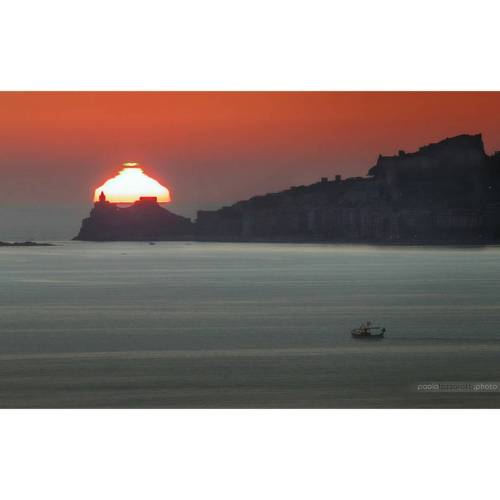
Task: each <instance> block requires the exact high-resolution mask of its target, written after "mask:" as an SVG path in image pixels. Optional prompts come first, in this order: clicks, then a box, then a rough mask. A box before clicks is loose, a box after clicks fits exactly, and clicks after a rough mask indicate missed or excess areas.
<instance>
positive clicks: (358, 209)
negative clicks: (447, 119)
mask: <svg viewBox="0 0 500 500" xmlns="http://www.w3.org/2000/svg"><path fill="white" fill-rule="evenodd" d="M499 220H500V154H495V155H493V156H487V155H486V153H485V151H484V146H483V141H482V138H481V136H480V135H461V136H457V137H452V138H448V139H445V140H443V141H441V142H438V143H436V144H430V145H428V146H424V147H422V148H420V149H419V150H418V151H416V152H415V153H405V152H403V151H400V152H399V154H398V155H396V156H392V157H382V156H381V157H379V159H378V161H377V164H376V165H375V166H374V167H373V168H371V169H370V171H369V177H366V178H352V179H346V180H340V178H339V177H338V176H337V178H336V179H335V180H334V181H328V180H327V179H322V181H321V182H318V183H316V184H312V185H310V186H298V187H293V188H291V189H288V190H286V191H282V192H279V193H272V194H268V195H265V196H258V197H254V198H252V199H250V200H247V201H243V202H239V203H236V204H235V205H232V206H230V207H224V208H222V209H221V210H217V211H200V212H198V218H197V223H196V235H197V238H198V239H201V240H232V241H345V242H391V241H392V242H408V243H419V242H422V243H425V242H429V243H430V242H436V243H438V242H442V243H453V242H457V243H458V242H471V243H480V242H482V241H496V240H498V239H500V224H499Z"/></svg>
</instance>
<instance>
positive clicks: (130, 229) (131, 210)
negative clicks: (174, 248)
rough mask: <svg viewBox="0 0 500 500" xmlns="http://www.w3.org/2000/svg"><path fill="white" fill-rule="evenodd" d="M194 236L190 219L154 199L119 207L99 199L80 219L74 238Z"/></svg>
mask: <svg viewBox="0 0 500 500" xmlns="http://www.w3.org/2000/svg"><path fill="white" fill-rule="evenodd" d="M192 238H193V224H192V222H191V221H190V220H189V219H187V218H185V217H181V216H179V215H176V214H173V213H172V212H169V211H168V210H166V209H164V208H162V207H161V206H160V205H159V204H158V203H157V202H156V200H155V199H141V200H139V201H137V202H135V203H134V204H133V205H131V206H130V207H126V208H120V207H117V206H116V205H114V204H112V203H109V202H107V201H105V199H101V200H100V201H98V202H97V203H95V205H94V208H93V209H92V211H91V212H90V217H88V218H86V219H84V220H83V221H82V226H81V229H80V232H79V233H78V236H76V238H75V240H86V241H150V240H151V241H164V240H190V239H192Z"/></svg>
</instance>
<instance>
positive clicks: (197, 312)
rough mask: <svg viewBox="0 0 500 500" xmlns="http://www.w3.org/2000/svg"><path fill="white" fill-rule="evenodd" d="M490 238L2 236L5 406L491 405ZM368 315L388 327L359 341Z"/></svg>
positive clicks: (493, 315) (498, 397)
mask: <svg viewBox="0 0 500 500" xmlns="http://www.w3.org/2000/svg"><path fill="white" fill-rule="evenodd" d="M499 277H500V248H498V247H487V248H449V247H448V248H444V247H443V248H435V247H433V248H429V247H425V248H424V247H387V246H384V247H374V246H349V245H300V244H296V245H292V244H230V243H227V244H217V243H184V242H180V243H179V242H175V243H170V242H168V243H167V242H166V243H157V244H155V245H150V244H148V243H84V242H59V243H56V246H53V247H39V248H0V406H1V407H83V408H87V407H92V408H93V407H132V408H135V407H216V408H222V407H224V408H226V407H230V408H241V407H259V408H263V407H264V408H265V407H285V408H287V407H288V408H290V407H292V408H294V407H313V408H318V407H500V392H476V391H473V392H439V393H437V392H429V391H422V390H418V385H419V384H429V383H431V382H433V383H436V382H471V383H486V382H495V381H497V382H498V383H499V384H500V342H499V340H500V336H499V331H500V280H499ZM367 320H370V321H372V322H373V323H376V324H379V325H381V326H384V327H385V328H387V334H386V338H385V339H383V340H380V341H376V340H371V341H370V340H368V341H366V340H355V339H352V338H351V337H350V330H351V329H352V328H354V327H356V326H358V325H359V324H360V323H361V322H363V321H367Z"/></svg>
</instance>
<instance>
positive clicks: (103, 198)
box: [99, 191, 106, 203]
mask: <svg viewBox="0 0 500 500" xmlns="http://www.w3.org/2000/svg"><path fill="white" fill-rule="evenodd" d="M105 201H106V195H105V194H104V191H101V194H100V195H99V202H100V203H104V202H105Z"/></svg>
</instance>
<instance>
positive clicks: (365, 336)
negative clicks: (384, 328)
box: [351, 332, 384, 340]
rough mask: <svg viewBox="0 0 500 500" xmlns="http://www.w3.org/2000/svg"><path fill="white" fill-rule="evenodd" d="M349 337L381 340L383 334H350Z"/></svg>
mask: <svg viewBox="0 0 500 500" xmlns="http://www.w3.org/2000/svg"><path fill="white" fill-rule="evenodd" d="M351 336H352V337H353V338H354V339H372V340H373V339H383V338H384V334H383V333H376V334H373V335H372V334H366V333H355V332H351Z"/></svg>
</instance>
